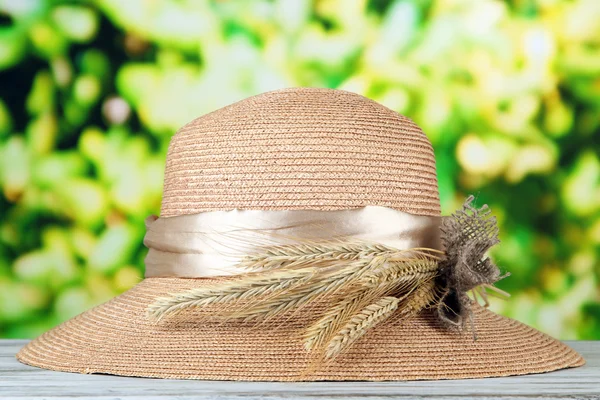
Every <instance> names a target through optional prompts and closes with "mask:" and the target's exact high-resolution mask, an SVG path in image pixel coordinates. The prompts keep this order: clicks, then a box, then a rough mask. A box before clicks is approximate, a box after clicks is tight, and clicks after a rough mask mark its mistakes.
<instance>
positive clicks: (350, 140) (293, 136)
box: [17, 89, 584, 381]
mask: <svg viewBox="0 0 600 400" xmlns="http://www.w3.org/2000/svg"><path fill="white" fill-rule="evenodd" d="M366 205H379V206H387V207H392V208H395V209H398V210H401V211H405V212H410V213H413V214H420V215H439V213H440V211H439V199H438V191H437V180H436V173H435V160H434V156H433V151H432V148H431V145H430V143H429V141H428V140H427V138H426V137H425V135H424V134H423V133H422V131H421V130H420V129H419V128H418V127H417V126H416V125H415V124H414V123H413V122H411V121H410V120H408V119H407V118H405V117H402V116H399V115H398V114H396V113H394V112H392V111H391V110H389V109H387V108H385V107H383V106H381V105H378V104H377V103H374V102H372V101H370V100H367V99H365V98H364V97H361V96H358V95H355V94H351V93H347V92H341V91H333V90H326V89H288V90H282V91H276V92H270V93H266V94H263V95H260V96H256V97H253V98H250V99H247V100H244V101H242V102H239V103H236V104H233V105H231V106H229V107H226V108H224V109H221V110H218V111H216V112H213V113H211V114H208V115H206V116H204V117H201V118H198V119H196V120H194V121H192V122H191V123H190V124H188V125H186V126H184V127H183V128H182V129H181V130H180V131H179V132H178V133H177V134H176V135H175V136H174V137H173V139H172V141H171V146H170V148H169V152H168V157H167V168H166V173H165V188H164V198H163V204H162V215H161V216H162V217H169V216H175V215H181V214H192V213H198V212H202V211H214V210H227V209H232V208H240V209H263V210H275V209H314V210H337V209H349V208H355V207H361V206H366ZM223 279H225V278H223ZM211 282H212V281H211V280H210V279H177V278H148V279H145V280H144V281H142V282H141V283H139V284H138V285H136V286H135V287H134V288H133V289H131V290H129V291H128V292H126V293H124V294H122V295H121V296H118V297H116V298H114V299H113V300H111V301H109V302H107V303H105V304H103V305H101V306H98V307H96V308H94V309H92V310H89V311H87V312H85V313H83V314H81V315H79V316H77V317H75V318H73V319H71V320H69V321H67V322H65V323H64V324H62V325H60V326H58V327H56V328H54V329H53V330H51V331H49V332H47V333H45V334H44V335H42V336H41V337H39V338H37V339H35V340H33V341H32V342H30V343H29V344H28V345H27V346H26V347H25V348H24V349H22V350H21V351H20V352H19V353H18V355H17V358H18V359H19V360H20V361H21V362H24V363H26V364H30V365H34V366H38V367H42V368H47V369H53V370H60V371H71V372H82V373H94V372H97V373H108V374H117V375H128V376H144V377H163V378H187V379H227V380H267V381H295V380H406V379H452V378H476V377H489V376H505V375H518V374H527V373H534V372H544V371H552V370H556V369H560V368H566V367H574V366H578V365H582V364H583V362H584V361H583V359H582V358H581V357H580V356H579V355H578V354H577V353H576V352H575V351H573V350H571V349H570V348H569V347H567V346H565V345H563V344H562V343H561V342H559V341H557V340H555V339H552V338H551V337H549V336H547V335H545V334H542V333H540V332H538V331H536V330H535V329H533V328H530V327H528V326H526V325H523V324H521V323H519V322H516V321H513V320H510V319H507V318H504V317H501V316H498V315H496V314H494V313H492V312H490V311H487V310H485V309H482V308H480V307H475V323H476V327H477V335H478V340H477V341H474V340H473V336H472V334H471V333H468V332H467V333H463V334H458V333H452V332H449V331H448V330H446V329H444V328H443V327H441V326H439V325H438V323H437V322H436V319H435V318H434V317H433V315H431V314H429V313H428V312H424V313H422V314H420V315H418V316H417V317H415V318H413V319H410V320H408V321H404V322H402V323H401V322H399V321H397V320H396V321H389V322H385V323H383V324H382V325H378V326H377V327H375V328H374V329H372V330H371V331H370V332H369V333H367V335H365V336H364V337H363V338H361V339H360V340H359V341H358V342H356V343H355V344H354V346H353V347H352V348H351V349H350V351H349V352H347V353H344V354H343V355H342V356H340V357H339V358H336V359H335V361H334V362H333V363H331V364H328V365H327V366H326V367H324V368H322V369H320V370H318V371H316V372H315V373H313V374H312V375H305V372H306V370H307V366H308V362H309V358H308V354H307V352H306V351H305V350H304V348H303V345H302V339H301V338H300V336H301V335H300V333H301V332H302V330H303V329H304V328H305V327H306V326H308V325H309V324H310V323H312V322H314V321H315V319H317V318H318V317H319V315H318V313H316V312H315V311H316V310H315V309H313V310H312V311H310V310H301V311H297V312H295V313H293V314H291V315H284V316H280V317H279V319H275V320H273V321H272V323H273V324H274V327H272V326H269V327H267V328H265V327H263V329H260V327H258V328H257V327H255V326H251V325H247V324H244V323H242V322H228V323H224V324H223V323H221V324H218V323H207V322H206V321H200V320H199V319H198V318H194V314H195V313H196V312H197V311H193V310H190V311H189V312H187V311H186V316H187V318H186V320H185V321H187V322H185V321H183V320H169V319H167V320H164V321H162V322H161V323H159V324H156V323H153V322H151V321H149V320H148V318H147V316H146V309H147V307H148V305H149V304H150V303H152V302H153V301H154V300H155V299H156V298H157V297H160V296H165V295H168V294H170V293H177V292H182V291H186V290H189V289H192V288H194V287H202V286H204V285H208V284H210V283H211ZM317 308H318V307H317Z"/></svg>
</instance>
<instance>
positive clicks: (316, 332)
mask: <svg viewBox="0 0 600 400" xmlns="http://www.w3.org/2000/svg"><path fill="white" fill-rule="evenodd" d="M472 201H473V197H472V196H471V197H469V198H468V199H467V201H466V202H465V204H464V206H463V208H462V209H461V210H458V211H457V212H455V213H454V214H452V215H451V216H449V217H432V216H419V215H413V214H409V213H405V212H402V211H399V210H394V209H390V208H386V207H379V206H367V207H363V208H358V209H351V210H339V211H309V210H302V211H301V210H296V211H277V210H270V211H269V210H264V211H263V210H232V211H215V212H206V213H201V214H195V215H183V216H177V217H170V218H157V217H149V218H148V219H147V221H146V225H147V234H146V236H145V238H144V244H145V245H146V246H147V247H148V248H149V252H148V255H147V257H146V260H145V261H146V277H186V278H214V277H229V279H226V280H224V281H221V282H220V283H215V284H213V285H208V286H206V285H203V286H202V287H199V288H197V289H193V290H191V291H187V292H184V293H175V294H172V295H171V296H169V297H163V298H159V299H156V301H155V302H154V303H152V304H151V305H150V306H149V308H148V315H149V317H150V318H153V319H155V320H157V321H160V320H162V319H163V318H164V317H165V316H169V315H173V314H180V313H181V312H183V311H184V310H186V309H190V308H203V307H208V308H210V309H211V312H210V313H209V316H208V317H209V318H217V319H218V318H224V319H228V318H229V319H244V320H268V319H270V318H273V317H274V316H277V315H281V314H283V313H285V312H287V311H290V310H293V309H295V308H299V307H310V306H311V305H313V304H317V303H318V301H319V300H321V299H324V298H326V299H328V300H329V301H330V304H331V306H329V308H328V309H327V310H325V311H324V312H323V311H321V312H322V315H321V317H320V318H319V319H318V320H317V321H316V322H313V324H312V325H310V326H309V327H308V328H307V330H306V331H305V332H304V334H303V336H304V343H305V347H306V348H307V350H309V351H317V352H318V353H319V354H321V356H322V357H323V358H329V359H331V358H333V357H335V356H337V355H338V354H339V353H341V352H342V351H343V350H345V349H346V348H348V347H349V346H350V345H351V344H352V343H353V342H354V341H356V340H358V339H359V338H360V337H361V336H363V335H364V334H365V333H366V332H367V331H368V330H369V329H371V328H372V327H374V326H375V325H377V324H378V323H380V322H382V321H384V320H387V319H389V318H390V317H391V316H397V317H398V316H399V317H402V318H408V317H409V316H411V315H414V314H415V313H418V312H420V311H422V310H424V309H426V308H434V309H435V312H436V314H437V315H438V317H439V319H440V321H441V322H442V325H444V326H446V327H459V328H460V327H462V326H463V325H464V324H465V321H467V320H468V319H469V318H470V317H471V315H472V314H471V312H470V304H471V300H470V299H469V298H468V296H467V294H466V293H467V292H468V291H474V293H479V294H481V295H482V296H484V297H485V288H486V287H487V288H492V289H494V288H493V287H492V286H491V285H492V284H493V283H494V282H496V281H497V280H498V279H500V278H501V276H500V272H499V270H498V268H497V267H496V266H495V265H494V264H493V263H492V262H491V261H490V259H489V258H487V257H485V253H486V252H487V250H488V249H489V248H490V247H491V246H493V245H494V244H496V243H498V228H497V225H496V220H495V218H494V217H492V216H491V215H490V211H489V209H488V208H487V206H483V207H481V208H479V209H478V208H475V207H473V206H472V205H471V203H472Z"/></svg>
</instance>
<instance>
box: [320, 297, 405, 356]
mask: <svg viewBox="0 0 600 400" xmlns="http://www.w3.org/2000/svg"><path fill="white" fill-rule="evenodd" d="M399 303H400V299H398V298H396V297H383V298H381V299H379V300H378V301H376V302H375V303H373V304H370V305H368V306H367V307H365V308H364V309H362V310H361V311H360V312H359V313H358V314H355V315H354V316H352V317H351V318H350V320H349V321H348V322H347V323H346V325H345V326H344V327H343V328H342V329H341V330H340V331H339V332H338V333H337V334H336V335H335V336H334V337H333V339H331V341H329V343H328V344H327V347H326V350H325V357H326V358H333V357H335V356H337V355H338V354H340V353H341V352H342V351H343V350H344V349H345V348H347V347H348V346H350V345H351V344H352V343H354V342H355V341H356V340H357V339H359V338H360V337H362V336H363V335H364V334H365V333H367V332H368V331H369V329H371V328H373V327H374V326H375V325H377V324H379V323H380V322H382V321H385V320H386V319H387V318H388V317H389V316H391V315H392V314H393V313H394V311H396V309H397V308H398V304H399Z"/></svg>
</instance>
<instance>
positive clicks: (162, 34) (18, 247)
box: [0, 0, 600, 339]
mask: <svg viewBox="0 0 600 400" xmlns="http://www.w3.org/2000/svg"><path fill="white" fill-rule="evenodd" d="M599 20H600V2H599V1H597V0H579V1H566V0H565V1H563V0H537V1H533V0H514V1H511V2H501V1H489V0H445V1H443V0H438V1H433V0H423V1H385V0H372V1H366V0H364V1H361V0H359V1H355V0H345V1H342V0H338V1H335V0H314V1H308V0H279V1H265V0H258V1H227V0H221V1H184V0H181V1H167V0H152V1H151V0H128V1H119V0H95V1H79V2H73V1H71V2H59V1H51V0H47V1H35V0H12V1H11V0H0V188H1V191H2V194H1V195H0V218H1V220H0V336H3V337H21V338H24V337H33V336H35V335H37V334H39V333H41V332H42V331H44V330H46V329H48V328H50V327H52V326H54V325H56V324H58V323H59V322H61V321H64V320H65V319H67V318H70V317H72V316H74V315H76V314H78V313H80V312H82V311H84V310H86V309H88V308H90V307H92V306H94V305H96V304H99V303H101V302H103V301H105V300H107V299H109V298H111V297H113V296H115V295H117V294H118V293H121V292H123V291H124V290H126V289H128V288H130V287H131V286H132V285H134V284H135V283H137V282H139V281H140V279H141V277H142V275H143V272H142V271H143V257H144V255H145V249H144V247H143V246H142V244H141V243H142V238H143V235H144V223H143V220H144V218H145V217H146V216H147V215H149V214H151V213H157V212H158V210H159V207H160V200H161V190H162V174H163V163H164V158H165V153H166V148H167V145H168V141H169V138H170V136H171V135H172V134H173V132H174V131H176V129H177V128H178V127H180V126H181V125H183V124H184V123H186V122H188V121H190V120H191V119H193V118H195V117H197V116H199V115H201V114H204V113H206V112H209V111H212V110H214V109H216V108H218V107H221V106H224V105H226V104H228V103H231V102H233V101H236V100H240V99H242V98H245V97H247V96H250V95H254V94H257V93H260V92H263V91H267V90H271V89H276V88H280V87H287V86H319V87H331V88H341V89H347V90H350V91H354V92H358V93H362V94H364V95H366V96H368V97H370V98H372V99H374V100H376V101H378V102H381V103H383V104H385V105H387V106H389V107H390V108H392V109H394V110H397V111H398V112H400V113H403V114H406V115H408V116H411V117H412V118H413V119H414V120H415V121H416V122H417V123H418V124H420V125H421V126H422V127H423V128H424V130H425V131H426V132H427V134H428V135H429V137H430V139H431V141H432V142H433V144H434V146H435V148H436V153H437V159H438V174H439V182H440V191H441V197H442V207H443V210H444V213H446V214H448V213H450V212H451V211H452V210H454V209H455V208H457V207H459V206H460V205H461V203H462V201H463V199H464V198H465V196H466V194H467V193H476V194H477V195H478V203H479V204H482V203H484V202H487V203H489V204H490V205H491V207H492V210H494V212H495V213H496V215H498V217H499V221H500V224H501V229H502V243H501V245H500V246H498V248H497V249H496V251H495V253H494V257H495V259H496V260H497V262H498V264H499V265H501V266H502V268H503V269H505V270H508V271H511V273H512V276H511V277H510V278H508V279H505V280H503V281H502V282H501V283H500V284H499V286H500V287H501V288H502V289H504V290H507V291H509V292H510V293H512V298H511V299H509V300H508V301H504V302H494V303H493V305H492V306H493V308H494V309H495V310H497V311H499V312H501V313H503V314H505V315H508V316H511V317H514V318H517V319H519V320H521V321H523V322H525V323H528V324H530V325H533V326H535V327H537V328H538V329H540V330H542V331H545V332H547V333H549V334H552V335H554V336H557V337H560V338H563V339H573V338H580V339H600V298H599V291H598V286H599V278H600V266H599V264H600V262H599V257H600V256H599V247H600V156H599V154H600V135H599V132H600V127H599V126H600V24H598V21H599Z"/></svg>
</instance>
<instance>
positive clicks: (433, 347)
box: [17, 278, 584, 381]
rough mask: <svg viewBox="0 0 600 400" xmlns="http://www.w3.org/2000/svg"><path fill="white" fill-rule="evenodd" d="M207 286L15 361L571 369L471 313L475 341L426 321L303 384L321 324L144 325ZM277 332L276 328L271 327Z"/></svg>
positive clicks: (132, 370) (537, 345)
mask: <svg viewBox="0 0 600 400" xmlns="http://www.w3.org/2000/svg"><path fill="white" fill-rule="evenodd" d="M211 281H213V280H210V279H201V280H198V279H178V278H148V279H145V280H143V281H142V282H140V283H139V284H138V285H136V286H135V287H133V288H132V289H131V290H129V291H127V292H125V293H123V294H122V295H120V296H118V297H115V298H114V299H112V300H110V301H108V302H107V303H104V304H102V305H100V306H97V307H95V308H93V309H91V310H89V311H86V312H84V313H82V314H80V315H78V316H77V317H75V318H72V319H70V320H68V321H66V322H65V323H63V324H61V325H59V326H58V327H56V328H54V329H52V330H50V331H48V332H46V333H45V334H43V335H42V336H40V337H38V338H37V339H35V340H33V341H31V342H30V343H29V344H27V345H26V346H25V347H24V348H23V349H22V350H21V351H20V352H19V353H18V354H17V359H18V360H19V361H21V362H23V363H25V364H29V365H32V366H36V367H40V368H46V369H51V370H57V371H67V372H79V373H103V374H113V375H123V376H138V377H156V378H178V379H210V380H240V381H299V380H310V381H319V380H337V381H343V380H365V381H385V380H424V379H462V378H483V377H497V376H509V375H523V374H531V373H540V372H548V371H554V370H558V369H562V368H569V367H577V366H580V365H583V364H584V360H583V358H582V357H581V356H580V355H579V354H578V353H577V352H575V351H574V350H573V349H571V348H570V347H568V346H566V345H565V344H563V343H562V342H560V341H558V340H556V339H553V338H552V337H550V336H548V335H546V334H544V333H541V332H539V331H537V330H536V329H534V328H531V327H529V326H527V325H524V324H522V323H520V322H517V321H514V320H512V319H509V318H505V317H502V316H499V315H497V314H494V313H493V312H491V311H489V310H487V309H484V308H482V307H479V306H476V307H475V310H474V311H475V312H474V317H475V324H476V331H477V340H476V341H474V340H473V335H472V334H470V333H468V332H467V333H463V334H459V333H456V332H449V331H448V330H446V329H444V328H443V327H441V326H440V325H439V324H438V323H437V321H436V319H435V317H434V316H433V315H432V314H431V313H429V312H423V313H421V314H420V315H418V316H417V317H414V318H412V319H410V320H408V321H403V322H402V321H393V322H389V323H384V324H382V325H380V326H378V327H376V328H374V329H373V330H372V331H371V332H369V333H368V334H367V335H365V336H364V337H363V338H361V339H360V340H359V341H357V342H356V343H355V344H354V345H353V347H352V348H351V349H350V350H349V351H348V352H347V353H344V354H343V355H342V356H340V357H338V358H337V359H336V360H335V361H334V362H333V363H331V364H328V365H327V366H326V367H324V368H322V369H321V370H319V371H317V372H314V373H312V375H310V376H307V375H306V374H305V373H306V371H307V367H308V365H309V361H310V358H309V355H308V353H307V352H306V350H305V349H304V348H303V346H302V341H301V339H300V338H299V335H298V332H301V330H302V328H303V327H305V326H306V325H307V324H308V323H309V322H311V321H312V320H314V318H315V317H318V315H316V314H315V313H314V311H306V312H302V311H301V312H296V313H294V314H293V315H292V316H288V317H285V320H282V321H281V323H280V324H275V325H276V328H269V329H261V328H260V326H259V327H256V326H252V325H249V324H245V323H242V322H227V323H221V324H218V323H206V322H205V321H200V320H197V319H194V318H191V317H193V312H191V314H190V316H189V317H190V318H188V319H187V320H186V322H185V323H181V322H179V323H177V322H171V323H170V322H169V321H168V320H163V321H162V322H161V323H158V324H157V323H156V322H153V321H150V320H149V319H148V318H147V315H146V309H147V307H148V305H149V304H150V303H152V302H153V301H154V300H155V299H156V298H157V297H160V296H165V295H167V294H169V293H177V292H180V291H185V290H188V289H191V288H194V287H198V286H199V285H206V284H209V283H210V282H211ZM275 322H276V321H275Z"/></svg>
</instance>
